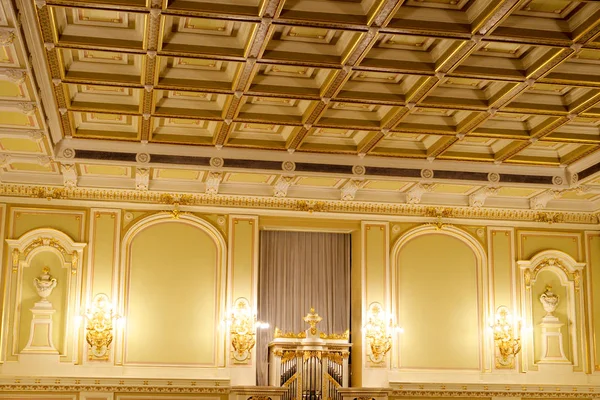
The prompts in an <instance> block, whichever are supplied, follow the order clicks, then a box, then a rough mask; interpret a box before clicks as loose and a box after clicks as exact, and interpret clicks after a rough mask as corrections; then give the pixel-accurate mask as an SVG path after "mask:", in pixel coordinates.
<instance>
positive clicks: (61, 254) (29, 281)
mask: <svg viewBox="0 0 600 400" xmlns="http://www.w3.org/2000/svg"><path fill="white" fill-rule="evenodd" d="M6 243H7V245H8V254H9V265H10V268H8V269H7V270H6V277H5V278H6V282H7V294H8V299H9V307H5V309H4V313H5V318H6V320H7V321H9V323H8V326H10V327H12V331H11V334H10V335H8V340H7V341H6V342H5V344H6V347H5V348H3V349H2V350H3V357H2V359H3V360H6V359H8V360H10V359H14V358H15V357H17V355H18V354H19V353H20V352H21V351H22V350H23V348H24V347H25V344H26V342H27V338H28V337H29V331H30V323H31V319H32V314H31V312H30V311H29V310H30V309H31V308H32V307H33V306H34V304H35V303H36V302H37V301H39V300H40V297H39V296H38V295H37V293H36V290H35V288H34V286H33V280H34V279H35V278H36V277H38V276H40V275H41V273H42V269H43V268H44V267H48V268H49V269H50V274H51V275H52V276H53V277H54V278H56V279H57V285H56V288H55V289H54V290H53V291H52V294H51V295H50V296H49V297H48V300H49V301H50V302H51V303H52V307H53V309H54V310H56V312H55V313H54V315H53V316H52V319H53V332H52V337H53V342H54V345H55V347H56V349H57V350H58V353H59V355H60V360H61V361H64V362H74V361H75V360H76V358H77V356H76V349H77V346H78V343H77V341H78V336H77V334H76V330H77V328H78V326H77V324H76V321H75V319H74V317H75V316H77V315H79V314H80V311H79V308H80V303H79V301H80V293H81V283H82V261H83V249H84V248H85V246H86V244H85V243H77V242H75V241H73V240H72V239H71V237H69V236H68V235H67V234H65V233H64V232H61V231H59V230H56V229H51V228H40V229H34V230H31V231H29V232H26V233H24V234H23V235H22V236H21V237H20V238H18V239H6Z"/></svg>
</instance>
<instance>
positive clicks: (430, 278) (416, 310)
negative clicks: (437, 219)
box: [394, 233, 482, 369]
mask: <svg viewBox="0 0 600 400" xmlns="http://www.w3.org/2000/svg"><path fill="white" fill-rule="evenodd" d="M397 257H398V258H397V262H396V271H395V272H396V282H394V285H395V287H396V291H397V296H396V301H397V310H398V320H399V323H400V325H401V326H402V327H403V329H404V334H403V335H401V346H400V348H399V349H398V350H397V351H399V358H400V366H401V367H402V368H427V369H435V368H443V369H479V366H480V361H479V360H480V348H481V339H482V338H481V337H480V331H481V329H480V328H481V327H480V321H481V320H482V315H481V314H482V310H481V308H482V307H481V304H480V301H478V298H479V295H478V292H479V291H480V290H481V284H480V282H479V279H481V278H480V275H481V273H478V269H479V268H480V266H479V265H478V263H477V260H476V257H475V254H474V253H473V250H472V249H471V248H469V247H468V246H467V245H466V244H465V243H464V242H462V241H460V240H459V239H457V238H454V237H452V236H448V235H446V234H440V233H430V234H426V235H423V236H419V237H416V238H414V239H412V240H410V241H408V242H407V243H406V244H404V246H402V248H401V249H400V250H399V252H398V256H397Z"/></svg>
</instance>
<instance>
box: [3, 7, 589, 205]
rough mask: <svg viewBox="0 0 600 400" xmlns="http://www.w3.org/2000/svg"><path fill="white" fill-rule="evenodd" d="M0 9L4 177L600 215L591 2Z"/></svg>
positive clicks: (37, 181) (71, 184)
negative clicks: (585, 212) (568, 210)
mask: <svg viewBox="0 0 600 400" xmlns="http://www.w3.org/2000/svg"><path fill="white" fill-rule="evenodd" d="M1 4H2V9H0V44H1V47H0V67H1V68H2V69H0V152H2V159H1V161H2V162H3V164H2V165H3V167H4V172H3V174H2V176H1V179H2V181H3V182H10V183H30V184H49V185H67V186H68V187H74V186H82V185H83V186H86V185H87V186H90V187H95V186H98V187H115V188H127V189H135V188H137V189H139V190H165V191H169V190H171V191H173V190H175V191H190V192H210V191H211V190H213V189H214V185H215V182H216V185H217V186H216V187H217V189H216V192H219V193H224V192H230V193H241V194H253V195H260V196H273V195H275V196H279V197H282V196H292V195H293V196H296V197H300V198H338V199H340V198H341V199H344V200H355V199H362V200H365V201H371V200H382V199H383V200H385V201H392V202H393V201H398V202H403V201H407V202H411V201H412V202H420V201H421V200H423V201H424V202H429V203H431V204H437V203H439V204H458V205H467V204H470V205H471V206H474V205H475V206H482V205H483V204H484V203H485V205H486V206H490V205H491V206H504V207H517V208H527V207H532V208H546V207H550V208H556V209H570V210H580V211H595V210H598V209H599V208H600V178H599V177H598V171H599V170H600V164H599V163H600V152H598V150H599V149H600V2H593V1H566V0H404V1H403V0H362V1H361V0H94V1H70V0H35V1H34V0H16V3H15V4H13V3H12V2H11V1H10V0H2V3H1ZM17 16H18V17H17ZM30 55H31V56H30ZM40 100H42V101H43V104H40ZM211 158H212V160H211ZM285 162H288V164H285ZM281 163H284V164H283V165H284V166H283V167H282V164H281ZM286 165H287V167H286ZM353 167H354V168H353ZM361 168H362V169H361ZM211 185H212V186H211ZM211 187H212V188H213V189H211ZM282 187H285V190H284V191H283V192H282V191H281V190H280V189H281V188H282ZM278 188H279V189H278ZM288 188H291V189H290V191H289V193H288V191H287V189H288ZM213 191H214V190H213ZM216 192H215V193H216ZM349 192H352V195H351V196H349V195H348V193H349ZM411 193H412V195H411ZM415 196H416V197H415ZM477 196H479V198H480V199H483V200H482V201H476V200H474V198H475V197H477ZM417 197H418V198H417ZM535 199H538V200H539V201H538V200H535ZM540 199H541V200H540Z"/></svg>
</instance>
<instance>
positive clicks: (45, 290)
mask: <svg viewBox="0 0 600 400" xmlns="http://www.w3.org/2000/svg"><path fill="white" fill-rule="evenodd" d="M56 284H57V281H56V278H54V277H53V276H52V275H50V268H48V267H44V269H43V270H42V274H41V275H40V276H38V277H37V278H35V279H34V280H33V286H35V290H36V291H37V294H38V296H40V297H41V299H42V300H41V301H42V302H44V303H45V302H48V297H49V296H50V295H51V294H52V290H54V288H55V287H56Z"/></svg>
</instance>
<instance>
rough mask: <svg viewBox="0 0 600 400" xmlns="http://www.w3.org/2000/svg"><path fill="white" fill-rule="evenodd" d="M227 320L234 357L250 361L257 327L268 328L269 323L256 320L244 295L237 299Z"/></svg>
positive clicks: (241, 360) (236, 359) (242, 360)
mask: <svg viewBox="0 0 600 400" xmlns="http://www.w3.org/2000/svg"><path fill="white" fill-rule="evenodd" d="M226 322H227V324H228V325H229V334H230V336H231V347H232V348H233V350H232V352H231V353H232V357H233V359H234V360H235V361H237V362H240V363H243V362H246V361H248V360H249V359H250V355H251V350H252V349H253V348H254V345H255V344H256V329H266V328H268V327H269V324H268V323H266V322H259V321H257V320H256V315H255V314H254V313H253V312H252V309H251V308H250V303H249V302H248V300H247V299H245V298H243V297H240V298H238V299H237V300H236V301H235V303H234V306H233V309H232V310H231V315H230V317H229V318H228V319H226Z"/></svg>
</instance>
